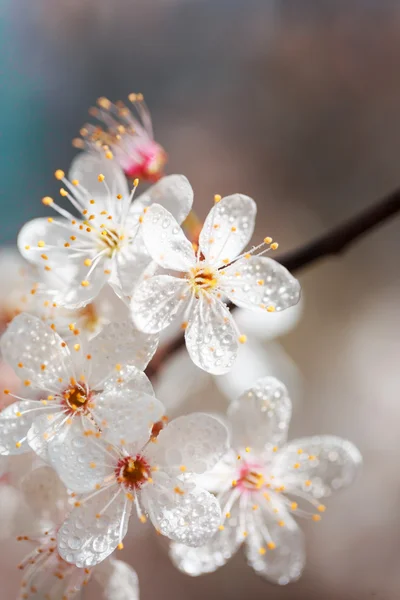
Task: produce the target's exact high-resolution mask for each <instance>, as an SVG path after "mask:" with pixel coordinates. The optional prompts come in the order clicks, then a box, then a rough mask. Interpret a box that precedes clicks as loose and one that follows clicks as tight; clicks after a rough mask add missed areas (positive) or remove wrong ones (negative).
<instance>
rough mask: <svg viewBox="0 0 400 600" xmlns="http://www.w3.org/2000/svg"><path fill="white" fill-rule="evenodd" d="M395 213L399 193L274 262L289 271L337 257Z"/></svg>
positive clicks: (399, 204)
mask: <svg viewBox="0 0 400 600" xmlns="http://www.w3.org/2000/svg"><path fill="white" fill-rule="evenodd" d="M398 212H400V190H396V191H395V192H393V193H392V194H389V196H386V197H385V198H383V200H381V201H380V202H377V203H376V204H374V205H373V206H370V207H369V208H367V209H365V210H364V211H362V212H360V213H358V215H355V216H354V217H352V218H351V219H349V220H348V221H345V222H344V223H341V224H340V225H338V226H336V227H334V228H333V229H331V230H330V231H328V232H327V233H324V234H322V235H320V236H319V237H317V238H316V239H315V240H311V242H307V244H304V246H300V248H296V249H295V250H292V251H291V252H288V253H287V254H284V255H283V256H280V257H278V259H277V260H278V262H280V263H281V264H282V265H284V266H285V267H286V268H287V269H288V270H289V271H291V272H295V271H299V270H300V269H303V268H304V267H308V266H309V265H311V264H312V263H315V262H316V261H318V260H321V259H322V258H326V257H327V256H332V255H335V254H341V253H342V252H343V251H344V250H347V248H348V247H349V246H350V245H351V244H353V243H354V242H356V241H358V240H359V239H360V238H362V237H363V236H364V235H366V234H367V233H369V232H370V231H371V230H372V229H374V228H375V227H377V226H378V225H380V224H381V223H383V222H384V221H386V220H387V219H389V218H390V217H392V216H393V215H395V214H396V213H398Z"/></svg>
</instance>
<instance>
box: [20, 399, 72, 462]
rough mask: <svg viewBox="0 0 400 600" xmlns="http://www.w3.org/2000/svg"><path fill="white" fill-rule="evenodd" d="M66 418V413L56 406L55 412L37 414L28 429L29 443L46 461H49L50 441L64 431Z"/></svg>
mask: <svg viewBox="0 0 400 600" xmlns="http://www.w3.org/2000/svg"><path fill="white" fill-rule="evenodd" d="M39 414H40V413H39ZM66 419H67V417H66V415H65V413H64V412H63V411H62V410H60V409H59V406H56V407H55V409H54V412H49V413H47V414H43V413H42V414H40V416H39V417H38V416H36V418H35V420H34V421H33V423H32V426H31V428H30V429H29V431H28V435H27V437H28V444H29V446H30V448H31V450H33V451H34V452H35V453H36V454H37V455H38V456H39V457H40V458H41V459H42V460H44V461H45V462H49V442H50V441H51V440H52V439H54V438H56V437H57V436H58V435H59V434H60V433H61V432H62V430H63V426H64V425H66Z"/></svg>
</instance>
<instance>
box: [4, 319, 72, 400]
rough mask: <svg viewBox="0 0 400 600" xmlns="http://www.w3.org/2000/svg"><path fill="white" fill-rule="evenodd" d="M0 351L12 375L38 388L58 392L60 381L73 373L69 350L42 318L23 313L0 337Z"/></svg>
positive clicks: (67, 379)
mask: <svg viewBox="0 0 400 600" xmlns="http://www.w3.org/2000/svg"><path fill="white" fill-rule="evenodd" d="M1 352H2V355H3V358H4V360H6V361H7V362H8V363H9V364H10V365H11V366H12V367H13V369H14V370H15V372H16V373H17V374H18V375H19V376H20V377H21V379H23V380H25V382H26V385H28V386H29V385H30V383H32V384H34V385H35V386H37V387H38V388H41V389H50V390H51V389H52V390H54V389H58V388H59V387H60V381H59V379H60V378H61V379H63V380H65V381H69V378H70V376H71V375H72V373H73V370H72V363H71V357H70V353H69V350H68V348H67V346H66V345H65V344H64V342H63V340H62V339H61V338H60V336H59V335H58V334H57V333H55V332H54V331H53V330H52V329H51V327H49V326H48V325H45V324H44V323H43V321H42V320H41V319H38V318H37V317H34V316H32V315H28V314H27V313H22V314H20V315H18V316H17V317H15V318H14V319H13V320H12V321H11V323H10V325H9V326H8V328H7V330H6V332H5V333H4V334H3V336H2V338H1Z"/></svg>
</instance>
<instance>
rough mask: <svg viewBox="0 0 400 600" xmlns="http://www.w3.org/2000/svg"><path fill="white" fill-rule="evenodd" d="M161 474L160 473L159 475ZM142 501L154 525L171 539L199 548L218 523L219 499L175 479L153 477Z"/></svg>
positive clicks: (219, 519) (142, 494) (142, 496)
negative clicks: (152, 481)
mask: <svg viewBox="0 0 400 600" xmlns="http://www.w3.org/2000/svg"><path fill="white" fill-rule="evenodd" d="M159 475H161V473H160V474H159ZM141 499H142V501H143V504H144V506H145V509H146V511H147V512H148V514H149V516H150V519H151V521H152V523H153V525H154V527H156V528H157V529H158V531H160V533H162V535H165V536H167V537H169V538H170V539H171V540H174V541H176V542H181V543H182V544H186V545H187V546H202V545H203V544H205V542H206V541H207V540H208V539H209V538H210V537H211V536H212V535H214V533H215V532H216V530H217V528H218V526H219V524H220V522H221V508H220V506H219V503H218V500H217V499H216V498H215V496H213V495H212V494H210V493H209V492H206V491H205V490H202V489H200V488H188V486H185V485H184V484H183V483H182V482H181V481H180V480H178V479H167V478H164V479H163V480H161V482H160V477H154V483H153V484H149V485H147V486H146V487H145V488H144V489H143V491H142V493H141Z"/></svg>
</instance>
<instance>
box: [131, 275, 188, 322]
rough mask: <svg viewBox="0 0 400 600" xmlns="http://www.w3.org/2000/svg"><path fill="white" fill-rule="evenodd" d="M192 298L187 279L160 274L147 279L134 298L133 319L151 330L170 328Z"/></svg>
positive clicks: (136, 291)
mask: <svg viewBox="0 0 400 600" xmlns="http://www.w3.org/2000/svg"><path fill="white" fill-rule="evenodd" d="M188 301H189V287H188V284H187V282H186V280H184V279H178V278H177V277H171V276H170V275H156V276H155V277H151V278H150V279H148V280H146V281H143V283H141V284H140V285H139V286H138V287H137V288H136V290H135V292H134V294H133V298H132V304H131V310H132V319H133V322H134V323H135V325H136V327H137V328H138V329H140V330H141V331H145V332H147V333H158V332H160V331H162V330H163V329H165V328H166V327H168V325H170V323H172V321H173V320H174V319H175V317H177V315H178V314H180V313H181V312H182V311H183V310H184V308H185V306H186V305H187V303H188Z"/></svg>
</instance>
